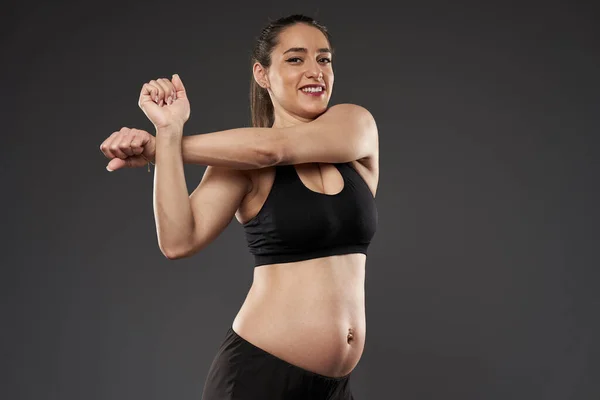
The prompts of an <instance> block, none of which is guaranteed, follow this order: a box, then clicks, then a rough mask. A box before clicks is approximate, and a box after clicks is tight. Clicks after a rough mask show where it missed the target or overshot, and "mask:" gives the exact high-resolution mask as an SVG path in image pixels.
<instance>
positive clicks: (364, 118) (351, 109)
mask: <svg viewBox="0 0 600 400" xmlns="http://www.w3.org/2000/svg"><path fill="white" fill-rule="evenodd" d="M323 116H330V117H344V118H350V119H351V120H353V121H361V122H369V123H375V118H374V117H373V114H371V112H370V111H369V110H368V109H367V108H366V107H363V106H361V105H358V104H352V103H340V104H336V105H333V106H331V107H329V108H327V110H326V111H325V112H324V113H323V114H321V116H320V117H323Z"/></svg>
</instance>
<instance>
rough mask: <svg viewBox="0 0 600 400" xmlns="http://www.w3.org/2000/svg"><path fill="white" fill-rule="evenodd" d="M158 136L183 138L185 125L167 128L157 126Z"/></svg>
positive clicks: (166, 126)
mask: <svg viewBox="0 0 600 400" xmlns="http://www.w3.org/2000/svg"><path fill="white" fill-rule="evenodd" d="M154 128H155V129H156V136H158V135H161V136H182V135H183V125H182V124H172V125H165V126H155V127H154Z"/></svg>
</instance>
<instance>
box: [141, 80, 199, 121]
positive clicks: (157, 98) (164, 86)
mask: <svg viewBox="0 0 600 400" xmlns="http://www.w3.org/2000/svg"><path fill="white" fill-rule="evenodd" d="M138 106H139V107H140V108H141V109H142V111H143V112H144V114H146V116H147V117H148V119H149V120H150V121H151V122H152V123H153V124H154V127H155V128H156V129H161V128H166V127H170V126H178V127H181V128H183V125H184V124H185V123H186V121H187V120H188V119H189V117H190V102H189V100H188V97H187V93H186V91H185V87H184V86H183V82H182V81H181V78H179V75H178V74H174V75H173V79H172V81H169V80H168V79H165V78H159V79H157V80H154V79H153V80H151V81H150V82H148V83H145V84H144V85H143V86H142V91H141V93H140V98H139V101H138Z"/></svg>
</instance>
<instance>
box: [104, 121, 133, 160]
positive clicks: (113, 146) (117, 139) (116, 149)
mask: <svg viewBox="0 0 600 400" xmlns="http://www.w3.org/2000/svg"><path fill="white" fill-rule="evenodd" d="M126 130H129V128H126V127H123V128H121V130H120V131H119V132H117V135H115V136H114V137H113V139H112V140H111V141H110V143H109V144H108V148H109V149H110V152H111V153H112V155H113V158H114V157H117V158H120V159H125V158H127V157H128V156H127V154H125V153H124V152H123V150H122V149H121V141H122V139H123V132H124V131H126Z"/></svg>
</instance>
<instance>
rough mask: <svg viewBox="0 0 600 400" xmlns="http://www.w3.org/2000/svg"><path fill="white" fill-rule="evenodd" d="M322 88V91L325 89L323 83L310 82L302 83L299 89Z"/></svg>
mask: <svg viewBox="0 0 600 400" xmlns="http://www.w3.org/2000/svg"><path fill="white" fill-rule="evenodd" d="M318 87H320V88H323V91H325V85H321V84H310V85H304V86H302V87H301V88H300V90H302V89H304V88H318Z"/></svg>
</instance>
